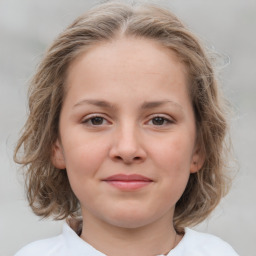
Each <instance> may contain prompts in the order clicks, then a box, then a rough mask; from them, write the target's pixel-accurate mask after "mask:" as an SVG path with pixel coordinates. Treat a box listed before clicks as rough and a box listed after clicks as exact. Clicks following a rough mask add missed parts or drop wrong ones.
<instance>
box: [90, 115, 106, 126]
mask: <svg viewBox="0 0 256 256" xmlns="http://www.w3.org/2000/svg"><path fill="white" fill-rule="evenodd" d="M91 121H92V124H93V125H100V124H102V122H103V118H102V117H94V118H92V120H91Z"/></svg>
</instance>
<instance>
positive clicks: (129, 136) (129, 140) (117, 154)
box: [109, 125, 147, 164]
mask: <svg viewBox="0 0 256 256" xmlns="http://www.w3.org/2000/svg"><path fill="white" fill-rule="evenodd" d="M142 144H143V140H142V137H141V136H140V134H139V131H138V129H136V128H135V127H132V126H131V125H129V126H128V125H127V126H125V127H120V128H119V129H117V130H116V131H115V134H114V138H113V141H112V147H111V149H110V151H109V155H110V157H111V159H112V160H113V161H116V162H123V163H125V164H133V163H141V162H143V161H145V159H146V157H147V154H146V151H145V149H144V147H143V145H142Z"/></svg>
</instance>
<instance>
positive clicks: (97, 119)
mask: <svg viewBox="0 0 256 256" xmlns="http://www.w3.org/2000/svg"><path fill="white" fill-rule="evenodd" d="M82 123H83V124H86V125H88V126H101V125H106V124H108V123H109V122H108V121H107V120H106V119H105V118H104V117H102V116H97V115H95V116H90V117H87V118H86V119H84V120H83V121H82Z"/></svg>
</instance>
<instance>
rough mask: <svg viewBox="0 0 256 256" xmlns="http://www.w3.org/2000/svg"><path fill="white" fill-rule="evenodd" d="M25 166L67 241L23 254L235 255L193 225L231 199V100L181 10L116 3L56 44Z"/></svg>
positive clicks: (40, 81)
mask: <svg viewBox="0 0 256 256" xmlns="http://www.w3.org/2000/svg"><path fill="white" fill-rule="evenodd" d="M29 109H30V113H29V117H28V120H27V123H26V125H25V128H24V132H23V134H22V136H21V138H20V140H19V142H18V145H17V148H16V151H15V156H16V155H17V153H18V151H20V150H21V148H22V149H23V155H22V156H21V157H20V158H19V159H17V157H16V161H17V162H19V163H21V164H23V165H24V166H25V167H26V185H27V196H28V200H29V204H30V206H31V207H32V209H33V211H34V212H35V213H36V214H37V215H39V216H42V217H48V216H53V217H54V218H55V219H56V220H58V219H66V220H67V221H66V224H64V227H63V233H62V234H61V235H59V236H57V237H54V238H50V239H46V240H42V241H37V242H34V243H32V244H30V245H28V246H26V247H25V248H23V249H21V250H20V251H19V252H18V253H17V254H16V255H17V256H23V255H24V256H25V255H26V256H30V255H33V256H34V255H37V256H40V255H44V256H45V255H49V256H50V255H51V256H52V255H54V256H58V255H60V256H64V255H67V256H68V255H88V256H93V255H95V256H96V255H97V256H100V255H111V256H115V255H124V256H126V255H129V256H130V255H145V256H148V255H169V256H180V255H183V256H184V255H190V256H200V255H202V256H207V255H218V256H221V255H223V256H224V255H225V256H235V255H237V254H236V252H235V251H234V250H233V249H232V248H231V247H230V246H229V245H228V244H227V243H225V242H224V241H222V240H221V239H219V238H217V237H214V236H212V235H208V234H203V233H199V232H196V231H193V230H191V229H189V228H188V227H189V226H192V225H195V224H198V223H200V222H202V221H203V220H204V219H205V218H206V217H207V216H208V215H209V214H210V213H211V212H212V211H213V209H214V208H215V207H216V206H217V204H218V203H219V201H220V199H221V197H222V196H224V195H225V194H226V192H227V189H226V188H227V180H226V179H225V169H224V161H225V158H224V156H225V153H226V152H227V149H226V148H225V144H224V138H225V134H226V132H227V122H226V119H225V104H224V101H223V99H222V98H221V95H220V91H219V88H218V84H217V81H216V79H215V75H214V70H213V68H212V65H211V63H210V61H209V58H208V56H207V54H206V52H205V50H204V49H203V48H202V46H201V45H200V43H199V41H198V40H197V39H196V38H195V36H194V35H193V34H191V32H189V30H188V29H187V28H186V27H185V26H184V25H183V24H182V23H181V22H180V20H179V19H177V18H176V17H175V16H174V15H173V14H172V13H171V12H169V11H167V10H165V9H162V8H159V7H156V6H153V5H127V4H123V3H119V2H109V3H105V4H102V5H99V6H97V7H95V8H94V9H92V10H90V11H88V12H87V13H86V14H84V15H83V16H81V17H80V18H78V19H77V20H76V21H75V22H74V23H73V24H72V25H71V26H69V27H68V28H67V29H66V30H65V31H64V32H63V33H62V34H61V35H60V36H59V37H58V38H57V39H56V40H55V42H54V43H53V45H52V46H51V48H50V49H49V50H48V52H47V53H46V55H45V57H44V59H43V61H42V63H41V65H40V66H39V68H38V71H37V73H36V75H35V76H34V78H33V80H32V82H31V87H30V91H29Z"/></svg>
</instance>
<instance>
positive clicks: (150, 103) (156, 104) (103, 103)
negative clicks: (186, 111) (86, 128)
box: [73, 99, 183, 110]
mask: <svg viewBox="0 0 256 256" xmlns="http://www.w3.org/2000/svg"><path fill="white" fill-rule="evenodd" d="M84 104H89V105H94V106H97V107H102V108H109V109H116V107H115V106H114V105H113V104H111V103H110V102H108V101H105V100H96V99H83V100H81V101H79V102H77V103H76V104H75V105H74V106H73V108H75V107H78V106H81V105H84ZM166 104H171V105H173V106H174V107H177V108H179V109H181V110H183V108H182V106H181V105H180V104H178V103H177V102H175V101H172V100H160V101H146V102H144V103H143V104H142V105H141V109H152V108H157V107H161V106H164V105H166Z"/></svg>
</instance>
